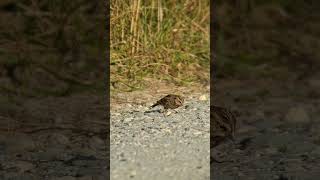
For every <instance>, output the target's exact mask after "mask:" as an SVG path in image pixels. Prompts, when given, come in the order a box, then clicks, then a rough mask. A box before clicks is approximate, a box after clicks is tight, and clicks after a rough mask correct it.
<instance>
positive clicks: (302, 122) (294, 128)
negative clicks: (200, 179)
mask: <svg viewBox="0 0 320 180" xmlns="http://www.w3.org/2000/svg"><path fill="white" fill-rule="evenodd" d="M318 82H319V81H318ZM216 87H217V90H216V94H217V96H216V98H215V100H216V102H217V103H218V104H219V103H221V104H225V105H228V106H231V107H233V108H234V109H237V110H238V111H239V112H240V113H241V115H240V116H239V117H238V121H239V126H238V127H239V128H238V131H237V133H236V142H235V144H232V143H225V144H223V145H221V146H220V147H217V148H216V149H213V150H212V153H213V154H214V155H215V156H216V157H218V158H219V159H223V160H231V161H232V162H227V163H221V164H217V163H214V164H213V166H212V167H213V173H212V178H213V179H216V180H223V179H228V180H256V179H261V180H306V179H308V180H318V179H319V177H320V148H319V145H320V131H319V128H320V124H319V115H320V110H319V107H320V101H319V97H320V93H319V92H318V91H316V88H315V87H314V85H313V84H308V83H306V81H300V82H299V81H298V82H294V81H289V80H288V81H287V82H285V83H284V82H279V81H278V82H277V81H274V80H269V81H267V80H265V81H244V80H243V81H235V82H226V81H224V82H218V83H217V85H216ZM248 87H250V88H248ZM290 87H299V88H290Z"/></svg>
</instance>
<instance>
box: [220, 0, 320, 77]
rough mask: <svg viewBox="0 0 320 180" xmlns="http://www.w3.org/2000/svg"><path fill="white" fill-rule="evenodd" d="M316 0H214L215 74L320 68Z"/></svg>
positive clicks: (281, 73)
mask: <svg viewBox="0 0 320 180" xmlns="http://www.w3.org/2000/svg"><path fill="white" fill-rule="evenodd" d="M319 6H320V2H319V1H316V0H303V1H300V0H277V1H274V0H271V1H263V0H241V1H236V0H225V1H220V0H217V1H216V3H215V12H214V14H215V19H214V21H215V22H214V26H215V31H216V36H217V42H216V56H217V71H218V72H217V76H218V77H219V78H226V77H232V78H240V79H241V78H245V79H247V78H251V79H252V78H265V77H266V78H268V77H269V78H271V77H272V78H277V79H287V78H288V77H293V78H295V79H301V78H307V76H309V75H311V74H313V73H314V72H316V70H317V68H318V67H319V58H320V51H319V47H320V39H319V35H320V34H319V32H320V26H319V23H318V22H319V19H320V13H319V11H318V10H319Z"/></svg>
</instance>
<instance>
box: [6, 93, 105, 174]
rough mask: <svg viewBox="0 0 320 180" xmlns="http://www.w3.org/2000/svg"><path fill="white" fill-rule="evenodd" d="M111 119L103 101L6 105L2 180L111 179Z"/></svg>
mask: <svg viewBox="0 0 320 180" xmlns="http://www.w3.org/2000/svg"><path fill="white" fill-rule="evenodd" d="M1 100H3V99H1ZM106 115H107V114H106V101H105V100H104V97H103V96H91V95H83V94H82V95H75V96H72V97H61V98H41V99H24V100H23V101H19V102H16V104H13V103H12V102H11V103H8V102H2V103H1V116H0V118H1V119H0V123H1V127H0V128H1V129H0V130H1V131H0V179H1V180H9V179H10V180H21V179H23V180H29V179H30V180H38V179H39V180H40V179H41V180H42V179H48V180H78V179H79V180H92V179H95V180H104V179H106V177H108V171H107V160H108V158H107V153H108V151H107V142H106V138H107V133H106V132H107V128H106V127H107V126H106V119H107V118H106Z"/></svg>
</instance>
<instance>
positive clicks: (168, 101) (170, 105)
mask: <svg viewBox="0 0 320 180" xmlns="http://www.w3.org/2000/svg"><path fill="white" fill-rule="evenodd" d="M183 102H184V98H183V97H181V96H179V95H174V94H169V95H167V96H165V97H163V98H162V99H160V100H159V101H157V102H156V103H155V104H154V105H152V106H150V108H153V107H156V106H158V105H161V106H163V108H164V109H165V110H167V109H176V108H178V107H180V106H182V105H183Z"/></svg>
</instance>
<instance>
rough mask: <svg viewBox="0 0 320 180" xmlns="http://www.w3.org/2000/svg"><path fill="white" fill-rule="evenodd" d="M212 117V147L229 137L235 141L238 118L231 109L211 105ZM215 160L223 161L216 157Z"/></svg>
mask: <svg viewBox="0 0 320 180" xmlns="http://www.w3.org/2000/svg"><path fill="white" fill-rule="evenodd" d="M210 118H211V124H210V131H211V132H210V140H211V148H213V147H216V146H218V145H220V144H221V143H222V142H224V141H225V140H227V139H231V140H232V141H234V133H235V129H236V123H237V120H236V117H235V115H234V114H233V113H232V112H231V111H230V110H228V109H226V108H223V107H218V106H211V111H210ZM213 160H214V161H215V162H219V163H220V162H221V161H217V160H215V159H213Z"/></svg>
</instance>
